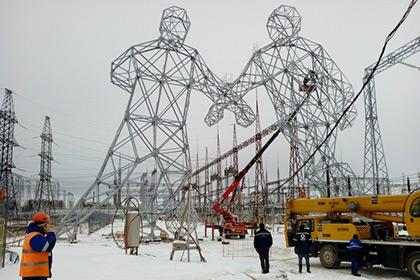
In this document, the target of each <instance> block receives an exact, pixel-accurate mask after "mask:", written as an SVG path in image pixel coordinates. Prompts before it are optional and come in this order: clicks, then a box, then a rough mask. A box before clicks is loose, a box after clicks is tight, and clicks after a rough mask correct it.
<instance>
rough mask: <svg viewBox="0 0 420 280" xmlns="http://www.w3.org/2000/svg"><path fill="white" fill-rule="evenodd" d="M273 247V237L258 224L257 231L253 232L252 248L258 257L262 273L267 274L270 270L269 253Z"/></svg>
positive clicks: (261, 224) (262, 225)
mask: <svg viewBox="0 0 420 280" xmlns="http://www.w3.org/2000/svg"><path fill="white" fill-rule="evenodd" d="M272 245H273V237H272V236H271V233H270V232H269V231H268V230H267V229H266V228H265V226H264V224H263V223H260V225H259V229H258V230H257V231H256V232H255V237H254V248H255V250H256V251H257V253H258V255H259V256H260V262H261V269H262V273H264V274H265V273H268V272H269V270H270V262H269V252H270V247H271V246H272Z"/></svg>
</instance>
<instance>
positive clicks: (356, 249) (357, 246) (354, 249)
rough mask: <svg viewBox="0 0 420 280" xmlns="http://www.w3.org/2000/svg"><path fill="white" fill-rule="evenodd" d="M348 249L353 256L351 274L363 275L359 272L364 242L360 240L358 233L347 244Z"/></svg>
mask: <svg viewBox="0 0 420 280" xmlns="http://www.w3.org/2000/svg"><path fill="white" fill-rule="evenodd" d="M347 250H348V251H349V253H350V256H351V274H353V275H354V276H361V275H360V274H359V273H358V270H359V256H360V252H361V251H362V242H361V241H360V240H359V236H357V234H355V235H353V239H351V240H350V241H349V244H347Z"/></svg>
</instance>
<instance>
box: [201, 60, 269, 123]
mask: <svg viewBox="0 0 420 280" xmlns="http://www.w3.org/2000/svg"><path fill="white" fill-rule="evenodd" d="M196 57H197V59H196V64H197V68H198V69H199V71H198V75H197V79H196V86H195V87H196V88H197V89H198V90H200V91H202V92H204V93H205V94H206V95H211V96H213V98H212V97H210V96H208V97H209V98H210V99H211V100H212V101H213V105H212V106H211V107H210V109H209V112H208V114H207V116H206V119H205V121H206V123H207V124H208V125H213V124H215V123H217V122H218V121H219V120H220V119H221V118H223V111H224V110H225V109H227V110H229V111H231V112H233V113H234V114H235V118H236V122H237V123H238V124H240V125H242V126H244V127H246V126H249V125H251V124H252V123H253V122H254V120H255V114H254V112H253V111H252V109H251V108H250V107H249V106H248V105H247V104H246V102H245V101H244V100H243V97H244V96H245V95H246V94H247V93H248V92H249V91H251V90H252V89H254V88H256V87H258V86H260V85H262V84H263V83H264V82H265V81H266V80H267V79H266V78H264V75H263V74H262V69H261V67H260V63H259V60H260V56H259V55H258V53H256V54H254V55H253V57H252V58H251V60H250V61H249V62H248V63H247V65H246V66H245V68H244V70H243V71H242V73H241V74H240V76H239V77H238V78H237V79H236V80H235V81H234V82H233V83H229V84H225V83H223V82H222V81H220V79H219V78H217V77H216V76H215V75H214V74H213V73H212V72H211V71H210V70H209V68H208V67H207V66H206V64H205V62H204V61H203V59H202V58H201V57H200V56H199V55H198V54H197V56H196Z"/></svg>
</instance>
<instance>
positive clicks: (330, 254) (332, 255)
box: [319, 244, 340, 269]
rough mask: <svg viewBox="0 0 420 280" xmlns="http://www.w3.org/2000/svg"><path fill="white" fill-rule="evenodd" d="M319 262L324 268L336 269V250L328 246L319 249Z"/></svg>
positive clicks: (337, 261) (337, 260)
mask: <svg viewBox="0 0 420 280" xmlns="http://www.w3.org/2000/svg"><path fill="white" fill-rule="evenodd" d="M319 260H320V261H321V264H322V266H323V267H325V268H329V269H331V268H337V267H338V266H339V265H340V260H339V259H338V253H337V249H336V248H335V247H334V246H333V245H330V244H327V245H324V246H322V247H321V251H320V253H319Z"/></svg>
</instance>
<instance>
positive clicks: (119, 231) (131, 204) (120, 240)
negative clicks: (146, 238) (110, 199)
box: [111, 196, 143, 249]
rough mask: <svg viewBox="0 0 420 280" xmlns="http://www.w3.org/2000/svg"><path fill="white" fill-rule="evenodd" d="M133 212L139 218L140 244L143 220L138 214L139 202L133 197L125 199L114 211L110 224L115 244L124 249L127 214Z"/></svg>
mask: <svg viewBox="0 0 420 280" xmlns="http://www.w3.org/2000/svg"><path fill="white" fill-rule="evenodd" d="M129 212H130V213H132V212H135V213H137V215H138V216H139V217H140V242H141V240H142V239H143V218H142V216H141V214H140V201H139V200H138V199H137V198H135V197H132V196H131V197H127V198H125V199H124V200H123V201H121V204H120V205H118V207H117V208H116V209H115V213H114V216H113V217H112V223H111V235H112V239H113V240H114V242H115V244H116V245H117V246H118V247H119V248H121V249H125V247H126V246H125V239H126V238H125V234H126V232H127V224H126V220H127V214H128V213H129Z"/></svg>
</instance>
